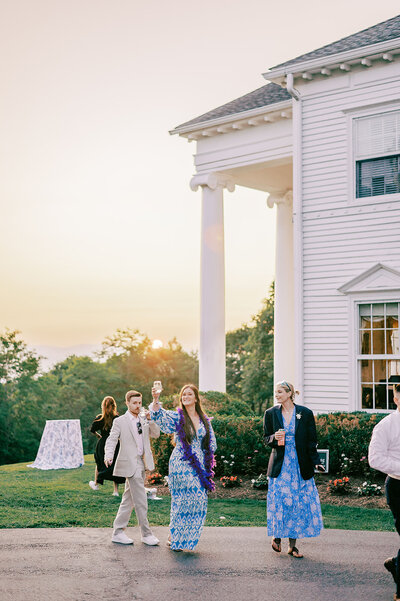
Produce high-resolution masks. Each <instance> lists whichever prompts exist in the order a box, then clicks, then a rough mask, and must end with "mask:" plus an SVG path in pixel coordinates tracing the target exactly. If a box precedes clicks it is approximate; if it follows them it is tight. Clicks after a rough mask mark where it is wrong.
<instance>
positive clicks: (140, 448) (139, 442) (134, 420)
mask: <svg viewBox="0 0 400 601" xmlns="http://www.w3.org/2000/svg"><path fill="white" fill-rule="evenodd" d="M126 413H127V414H128V416H129V418H130V420H131V428H132V431H133V436H134V438H135V442H136V446H137V450H138V455H143V434H139V430H138V424H140V419H139V418H138V417H135V416H134V415H133V414H132V413H131V412H130V411H129V410H128V411H127V412H126Z"/></svg>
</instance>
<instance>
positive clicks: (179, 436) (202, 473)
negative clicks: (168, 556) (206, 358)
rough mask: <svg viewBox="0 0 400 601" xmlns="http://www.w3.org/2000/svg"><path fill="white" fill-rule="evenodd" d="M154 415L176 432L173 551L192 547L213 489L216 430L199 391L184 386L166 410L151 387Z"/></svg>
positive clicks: (170, 475)
mask: <svg viewBox="0 0 400 601" xmlns="http://www.w3.org/2000/svg"><path fill="white" fill-rule="evenodd" d="M152 395H153V403H152V404H151V406H150V415H151V418H152V419H153V420H154V421H155V422H156V424H157V425H158V426H159V427H160V430H161V431H162V432H164V433H166V434H172V433H174V434H175V437H174V438H175V445H176V446H175V448H174V450H173V452H172V454H171V457H170V460H169V470H168V487H169V490H170V493H171V519H170V524H169V528H170V537H169V539H168V542H167V544H168V546H169V547H170V549H172V550H173V551H183V550H192V549H194V548H195V546H196V545H197V543H198V542H199V538H200V534H201V531H202V530H203V526H204V522H205V519H206V514H207V501H208V498H207V492H208V491H209V490H214V487H215V486H214V482H213V481H212V477H213V475H214V472H213V467H214V452H215V449H216V448H217V445H216V441H215V435H214V431H213V429H212V426H211V422H210V420H209V418H208V417H207V416H206V415H205V413H204V411H203V409H202V406H201V401H200V397H199V391H198V389H197V388H196V386H194V385H193V384H187V385H186V386H184V387H183V388H182V390H181V392H180V395H179V407H178V409H177V411H167V410H165V409H163V408H162V407H161V405H160V403H159V396H160V395H159V393H157V392H156V389H155V388H153V389H152Z"/></svg>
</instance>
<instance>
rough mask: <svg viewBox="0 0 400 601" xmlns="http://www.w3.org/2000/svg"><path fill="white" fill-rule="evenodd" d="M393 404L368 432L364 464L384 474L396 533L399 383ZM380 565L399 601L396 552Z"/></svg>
mask: <svg viewBox="0 0 400 601" xmlns="http://www.w3.org/2000/svg"><path fill="white" fill-rule="evenodd" d="M393 401H394V403H395V405H396V407H397V410H396V411H394V412H393V413H391V414H390V415H387V416H386V417H384V418H383V419H382V420H381V421H380V422H379V424H377V425H376V426H375V428H374V429H373V431H372V437H371V442H370V445H369V449H368V462H369V464H370V466H371V467H372V468H373V469H375V470H379V471H380V472H383V473H384V474H387V478H386V482H385V490H386V500H387V502H388V505H389V507H390V510H391V512H392V514H393V517H394V525H395V528H396V530H397V533H398V534H400V384H395V385H394V386H393ZM384 566H385V568H386V569H387V570H388V571H389V572H390V573H391V574H392V576H393V579H394V581H395V583H396V593H395V595H394V599H395V601H396V600H398V599H400V549H399V550H398V552H397V556H396V557H389V558H388V559H387V560H386V561H385V563H384Z"/></svg>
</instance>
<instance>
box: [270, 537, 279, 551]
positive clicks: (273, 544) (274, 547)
mask: <svg viewBox="0 0 400 601" xmlns="http://www.w3.org/2000/svg"><path fill="white" fill-rule="evenodd" d="M278 541H279V542H278ZM271 547H272V550H273V551H275V553H280V552H281V550H282V547H281V539H280V538H273V539H272V541H271Z"/></svg>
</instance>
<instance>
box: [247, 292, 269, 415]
mask: <svg viewBox="0 0 400 601" xmlns="http://www.w3.org/2000/svg"><path fill="white" fill-rule="evenodd" d="M253 322H254V327H253V328H252V330H251V333H250V336H249V338H248V340H247V342H246V345H245V347H246V349H247V350H248V355H247V357H246V358H245V360H244V366H243V384H242V390H243V398H244V399H245V400H247V401H248V402H249V404H250V405H251V406H252V408H253V409H254V411H256V412H257V413H259V414H261V413H262V412H263V411H264V410H265V409H266V408H267V407H268V406H270V405H272V403H273V390H274V285H273V284H272V285H271V287H270V291H269V296H268V297H267V298H266V299H265V300H264V302H263V307H262V309H261V311H260V312H259V313H258V314H257V315H256V316H255V317H254V318H253Z"/></svg>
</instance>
